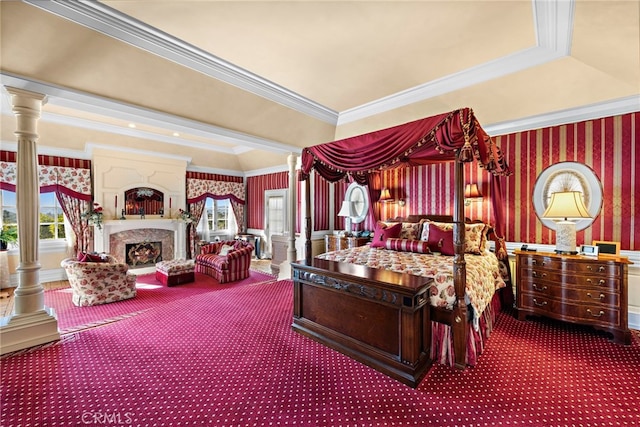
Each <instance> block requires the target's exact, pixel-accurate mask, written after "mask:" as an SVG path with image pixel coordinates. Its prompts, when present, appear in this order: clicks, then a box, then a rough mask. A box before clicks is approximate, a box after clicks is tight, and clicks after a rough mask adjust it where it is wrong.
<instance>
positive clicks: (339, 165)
mask: <svg viewBox="0 0 640 427" xmlns="http://www.w3.org/2000/svg"><path fill="white" fill-rule="evenodd" d="M456 158H458V159H460V161H462V162H470V161H473V160H474V159H475V160H477V161H478V163H479V164H480V166H481V167H483V168H485V169H486V170H488V171H490V172H491V173H493V174H494V175H509V174H510V173H511V171H510V170H509V167H508V166H507V164H506V162H505V160H504V158H503V156H502V153H501V152H500V149H499V148H498V147H497V146H496V144H495V143H494V142H493V140H492V139H491V138H490V137H489V135H487V133H486V132H485V131H484V129H482V127H481V126H480V124H479V123H478V120H477V119H476V117H475V115H474V114H473V110H472V109H471V108H462V109H459V110H454V111H451V112H449V113H444V114H439V115H436V116H432V117H427V118H424V119H420V120H416V121H413V122H409V123H405V124H403V125H399V126H394V127H391V128H387V129H382V130H378V131H375V132H371V133H367V134H364V135H358V136H354V137H351V138H346V139H341V140H338V141H334V142H328V143H325V144H320V145H315V146H313V147H307V148H305V149H303V151H302V173H301V175H300V177H301V179H303V180H304V179H307V178H308V176H309V173H310V172H311V170H312V169H314V168H315V169H316V171H318V173H319V174H320V175H321V176H322V177H323V178H325V179H326V180H328V181H332V182H335V181H338V180H340V179H343V178H345V177H346V176H347V175H350V176H351V177H352V178H353V180H355V181H357V182H359V183H360V184H365V183H367V176H368V175H370V174H372V173H375V172H378V171H380V170H382V169H389V168H394V167H401V166H416V165H425V164H430V163H439V162H450V161H454V160H455V159H456Z"/></svg>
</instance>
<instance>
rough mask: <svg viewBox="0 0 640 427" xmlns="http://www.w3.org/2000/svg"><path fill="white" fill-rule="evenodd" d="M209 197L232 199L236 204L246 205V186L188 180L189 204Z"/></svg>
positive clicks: (235, 183)
mask: <svg viewBox="0 0 640 427" xmlns="http://www.w3.org/2000/svg"><path fill="white" fill-rule="evenodd" d="M207 197H211V198H214V199H231V200H232V201H234V202H236V203H239V204H244V203H245V191H244V184H243V183H241V182H228V181H211V180H206V179H195V178H187V203H196V202H198V201H200V200H204V199H206V198H207Z"/></svg>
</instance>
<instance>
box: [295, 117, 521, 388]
mask: <svg viewBox="0 0 640 427" xmlns="http://www.w3.org/2000/svg"><path fill="white" fill-rule="evenodd" d="M474 160H475V161H477V162H478V163H479V165H480V167H482V168H484V169H486V170H487V171H488V172H490V173H491V176H492V177H491V180H490V186H491V197H492V207H493V212H494V220H495V224H493V225H492V227H493V231H494V234H495V236H503V235H504V233H503V232H504V228H505V224H504V219H503V210H502V206H501V197H500V194H501V191H500V180H499V177H500V176H506V175H509V174H510V170H509V168H508V166H507V164H506V162H505V160H504V158H503V156H502V154H501V152H500V150H499V148H498V147H497V146H496V145H495V143H494V142H493V141H492V140H491V138H490V137H489V136H488V135H487V134H486V132H485V131H484V130H483V129H482V128H481V126H480V124H479V123H478V121H477V120H476V118H475V116H474V114H473V111H472V110H471V109H469V108H463V109H459V110H454V111H451V112H449V113H445V114H440V115H437V116H433V117H428V118H424V119H420V120H416V121H413V122H409V123H406V124H403V125H399V126H395V127H392V128H388V129H383V130H380V131H376V132H372V133H368V134H364V135H360V136H356V137H351V138H346V139H342V140H339V141H334V142H330V143H325V144H320V145H317V146H313V147H308V148H305V149H304V150H303V152H302V171H301V174H300V179H301V180H306V196H307V197H306V212H307V217H306V241H305V259H304V260H301V261H299V262H296V263H292V277H293V280H294V313H293V325H292V327H293V329H294V330H296V331H298V332H300V333H302V334H305V335H307V336H309V337H311V338H313V339H315V340H317V341H320V342H322V343H324V344H325V345H327V346H329V347H332V348H334V349H336V350H338V351H340V352H342V353H344V354H347V355H349V356H351V357H353V358H355V359H356V360H359V361H361V362H362V363H365V364H367V365H369V366H372V367H374V368H375V369H378V370H379V371H381V372H384V373H385V374H387V375H390V376H392V377H394V378H396V379H398V380H400V381H402V382H404V383H406V384H408V385H410V386H413V387H415V386H417V385H418V383H419V381H420V380H421V379H422V377H423V376H424V374H425V373H426V372H427V370H428V368H429V366H430V365H431V363H432V360H433V357H434V355H433V354H432V353H433V349H434V343H432V339H433V338H434V337H432V331H433V329H432V327H431V321H435V322H440V323H442V324H446V325H448V327H449V328H450V331H451V334H452V336H453V349H452V350H453V353H454V355H455V362H454V363H453V364H454V365H455V366H456V367H457V368H460V369H464V368H465V367H466V366H467V345H468V340H470V339H471V340H473V338H471V336H470V332H469V329H470V327H469V322H468V321H467V319H468V313H467V302H465V297H467V295H466V292H467V262H466V261H465V228H466V225H465V222H464V163H466V162H472V161H474ZM442 162H455V169H454V170H455V173H454V192H455V195H454V197H455V199H454V210H453V217H452V218H451V220H452V225H451V227H450V228H453V257H452V258H451V260H452V263H453V266H452V276H453V277H452V280H453V286H451V288H452V289H453V288H455V296H454V297H453V303H452V304H451V307H449V309H442V308H437V307H433V306H432V303H431V304H430V300H431V299H432V298H433V296H431V297H430V295H429V292H430V288H431V286H432V285H433V277H428V275H424V276H420V275H414V274H407V273H403V272H399V271H397V270H396V271H391V270H390V269H385V268H380V266H377V268H372V267H371V266H368V265H362V264H361V265H358V264H354V263H351V262H349V261H347V262H341V261H344V260H345V259H353V258H357V256H358V255H357V254H356V255H355V256H353V255H351V254H338V255H341V256H342V255H343V256H342V258H341V259H340V260H337V259H339V258H340V256H337V257H328V258H326V259H321V258H320V257H316V258H313V259H312V257H311V217H310V213H311V203H310V183H309V182H310V180H309V175H310V173H311V171H312V169H315V170H316V171H317V173H318V174H320V175H321V176H322V177H323V178H325V179H326V180H328V181H331V182H336V181H339V180H342V179H348V180H351V181H355V182H358V183H359V184H362V185H366V186H367V190H368V192H369V198H370V200H377V199H378V197H377V196H379V192H380V188H378V187H379V185H378V183H379V174H380V171H382V170H384V169H389V168H397V167H407V166H418V165H428V164H432V163H442ZM376 213H377V206H376V204H375V203H371V204H370V206H369V214H370V215H371V216H372V217H373V218H375V219H376V220H378V219H379V218H377V214H376ZM416 218H417V220H422V221H425V220H427V219H431V220H434V221H442V220H443V219H445V218H444V217H443V216H442V215H440V216H438V215H436V216H429V215H423V216H419V217H416ZM416 218H414V220H416ZM407 221H409V220H407ZM355 249H358V250H361V249H362V248H355ZM366 250H369V249H368V248H367V249H366ZM371 250H374V249H371ZM383 250H384V249H383ZM487 252H488V250H487ZM495 252H496V254H497V255H498V257H499V258H506V250H505V248H504V242H503V241H502V240H501V239H500V238H498V239H496V248H495ZM379 253H381V252H379ZM379 253H378V254H379ZM363 254H364V253H363V252H360V255H362V256H364V257H365V258H366V257H367V255H366V254H364V255H363ZM414 255H415V254H414ZM421 256H422V255H421ZM444 258H445V257H441V258H439V260H440V261H442V260H443V259H444ZM449 268H451V264H450V263H449ZM474 268H475V267H474ZM449 274H450V275H451V273H449ZM503 285H504V283H503ZM494 300H495V298H494Z"/></svg>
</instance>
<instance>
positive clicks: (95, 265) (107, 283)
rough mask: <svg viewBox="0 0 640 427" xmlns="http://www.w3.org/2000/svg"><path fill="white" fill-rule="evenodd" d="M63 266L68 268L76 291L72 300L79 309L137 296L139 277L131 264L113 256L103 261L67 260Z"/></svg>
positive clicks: (105, 257)
mask: <svg viewBox="0 0 640 427" xmlns="http://www.w3.org/2000/svg"><path fill="white" fill-rule="evenodd" d="M60 265H61V266H62V267H63V268H64V269H65V271H66V273H67V277H68V278H69V285H70V286H71V289H72V290H73V298H72V301H73V303H74V304H75V305H77V306H79V307H86V306H90V305H98V304H107V303H110V302H116V301H122V300H125V299H129V298H133V297H135V296H136V276H135V275H134V274H132V273H130V272H129V271H128V270H129V266H128V265H127V264H123V263H119V262H118V260H116V258H114V257H112V256H111V255H102V259H101V260H100V262H95V261H91V262H87V261H78V260H77V259H76V258H67V259H65V260H63V261H62V262H61V263H60Z"/></svg>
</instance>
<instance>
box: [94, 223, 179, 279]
mask: <svg viewBox="0 0 640 427" xmlns="http://www.w3.org/2000/svg"><path fill="white" fill-rule="evenodd" d="M94 232H95V240H94V242H95V243H94V244H95V250H96V251H98V252H106V253H108V254H111V255H113V256H114V257H115V258H116V259H117V260H118V261H119V262H121V263H126V264H128V265H129V268H130V269H133V270H135V273H136V274H147V273H151V272H153V271H155V264H154V263H152V262H151V261H150V260H148V261H149V262H148V263H145V264H144V265H143V264H142V263H141V262H140V261H136V263H135V266H134V265H133V262H132V261H131V260H128V259H127V254H128V252H129V251H130V250H131V247H132V246H129V247H127V245H139V244H142V243H150V242H151V243H157V242H160V243H161V246H160V247H159V248H157V247H156V248H152V249H150V250H151V251H152V252H154V250H153V249H156V250H158V252H159V253H160V258H156V260H157V261H159V260H162V261H169V260H172V259H180V258H185V257H186V255H185V253H186V233H185V227H184V223H182V222H179V221H177V220H175V219H142V220H140V219H127V220H121V221H120V220H107V221H105V222H104V223H103V225H102V229H96V230H94ZM151 258H153V256H151Z"/></svg>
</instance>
